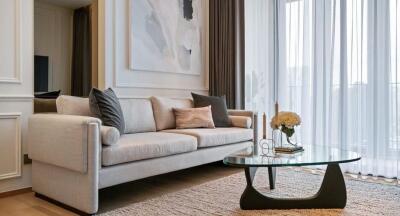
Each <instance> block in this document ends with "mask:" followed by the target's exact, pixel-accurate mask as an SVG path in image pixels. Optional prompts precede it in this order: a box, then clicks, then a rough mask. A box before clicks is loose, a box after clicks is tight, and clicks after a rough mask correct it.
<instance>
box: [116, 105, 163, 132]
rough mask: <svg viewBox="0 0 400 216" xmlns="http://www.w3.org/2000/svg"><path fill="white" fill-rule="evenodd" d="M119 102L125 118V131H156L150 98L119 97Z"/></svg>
mask: <svg viewBox="0 0 400 216" xmlns="http://www.w3.org/2000/svg"><path fill="white" fill-rule="evenodd" d="M120 104H121V108H122V113H123V115H124V119H125V133H128V134H131V133H142V132H154V131H156V123H155V121H154V115H153V108H152V105H151V101H150V99H146V98H144V99H142V98H140V99H136V98H135V99H120Z"/></svg>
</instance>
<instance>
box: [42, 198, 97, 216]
mask: <svg viewBox="0 0 400 216" xmlns="http://www.w3.org/2000/svg"><path fill="white" fill-rule="evenodd" d="M35 197H37V198H39V199H42V200H45V201H47V202H49V203H52V204H54V205H56V206H59V207H61V208H64V209H66V210H68V211H71V212H73V213H75V214H78V215H82V216H89V215H96V214H88V213H86V212H83V211H81V210H78V209H76V208H74V207H71V206H69V205H66V204H64V203H62V202H59V201H57V200H54V199H52V198H50V197H47V196H45V195H43V194H40V193H36V192H35Z"/></svg>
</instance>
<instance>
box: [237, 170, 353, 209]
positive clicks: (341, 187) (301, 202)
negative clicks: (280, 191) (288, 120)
mask: <svg viewBox="0 0 400 216" xmlns="http://www.w3.org/2000/svg"><path fill="white" fill-rule="evenodd" d="M256 170H257V168H255V167H248V168H245V174H246V180H247V186H246V189H245V190H244V192H243V194H242V197H241V198H240V207H241V208H242V209H244V210H252V209H310V208H344V207H345V206H346V202H347V193H346V184H345V181H344V178H343V174H342V171H341V170H340V166H339V164H329V165H328V167H327V169H326V172H325V176H324V180H323V181H322V185H321V188H320V189H319V191H318V192H317V194H315V195H314V196H311V197H307V198H299V199H298V198H296V199H290V198H271V197H268V196H265V195H263V194H261V193H260V192H258V191H257V190H256V189H255V188H254V187H253V180H254V176H255V173H256Z"/></svg>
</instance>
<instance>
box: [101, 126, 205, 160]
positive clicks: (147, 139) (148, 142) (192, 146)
mask: <svg viewBox="0 0 400 216" xmlns="http://www.w3.org/2000/svg"><path fill="white" fill-rule="evenodd" d="M196 149H197V140H196V138H195V137H193V136H189V135H184V134H174V133H163V132H148V133H136V134H124V135H122V136H121V137H120V139H119V140H118V142H117V144H115V145H112V146H104V147H103V149H102V164H103V165H104V166H111V165H115V164H121V163H127V162H133V161H138V160H144V159H151V158H158V157H163V156H168V155H174V154H179V153H185V152H191V151H195V150H196Z"/></svg>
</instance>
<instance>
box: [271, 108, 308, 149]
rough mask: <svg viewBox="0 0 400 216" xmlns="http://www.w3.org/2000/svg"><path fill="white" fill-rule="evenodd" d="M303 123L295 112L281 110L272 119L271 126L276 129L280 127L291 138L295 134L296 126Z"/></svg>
mask: <svg viewBox="0 0 400 216" xmlns="http://www.w3.org/2000/svg"><path fill="white" fill-rule="evenodd" d="M300 124H301V118H300V116H299V115H297V114H296V113H294V112H279V113H278V114H277V115H275V116H274V117H273V118H272V120H271V128H272V129H274V130H277V129H280V130H281V131H282V132H283V133H285V134H286V137H287V139H288V142H289V143H290V141H289V138H290V137H292V136H293V134H294V132H295V130H294V127H295V126H298V125H300Z"/></svg>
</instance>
